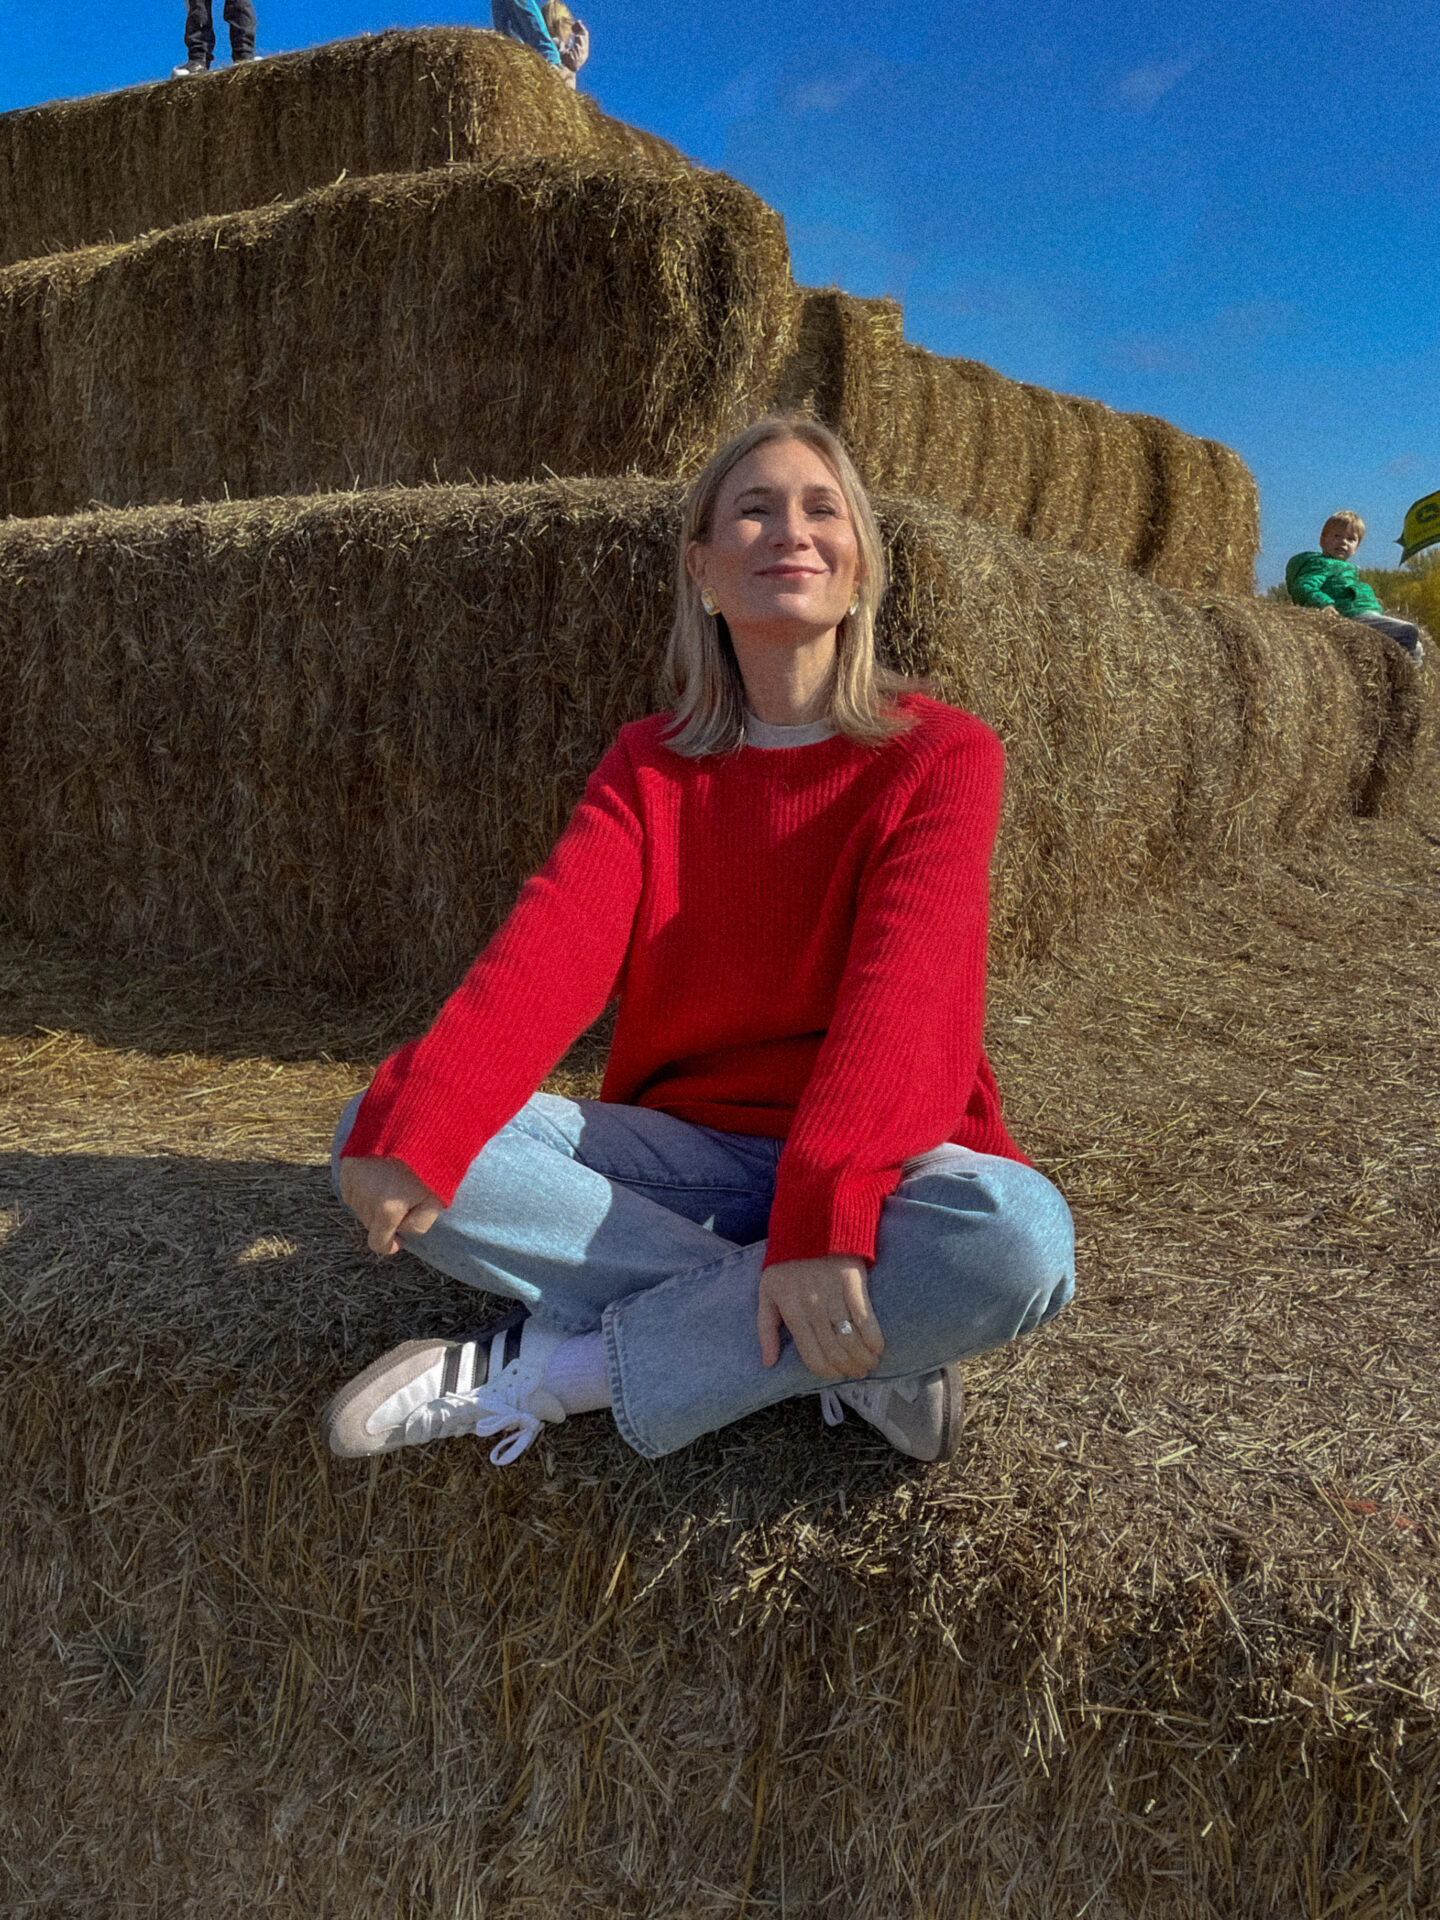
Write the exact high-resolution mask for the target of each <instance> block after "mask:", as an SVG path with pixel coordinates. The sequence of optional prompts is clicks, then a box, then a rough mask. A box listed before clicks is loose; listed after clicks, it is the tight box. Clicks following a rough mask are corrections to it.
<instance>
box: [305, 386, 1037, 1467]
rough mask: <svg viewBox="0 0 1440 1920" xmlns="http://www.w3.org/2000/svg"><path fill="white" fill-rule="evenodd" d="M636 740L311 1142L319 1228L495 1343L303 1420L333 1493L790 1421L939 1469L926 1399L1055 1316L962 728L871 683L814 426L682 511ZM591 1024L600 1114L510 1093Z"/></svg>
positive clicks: (412, 1349)
mask: <svg viewBox="0 0 1440 1920" xmlns="http://www.w3.org/2000/svg"><path fill="white" fill-rule="evenodd" d="M677 559H678V564H677V596H676V603H677V604H676V614H675V619H674V624H673V626H672V629H671V635H670V647H669V653H668V656H667V668H668V675H669V681H670V688H671V693H672V698H673V706H672V709H671V710H670V711H668V712H666V713H663V714H658V715H656V716H654V717H653V718H651V719H649V720H643V721H638V722H635V723H632V724H631V725H630V726H628V727H625V728H623V729H622V730H621V733H620V737H619V739H618V740H617V742H616V743H615V745H614V746H613V747H612V748H611V750H610V752H609V753H608V754H606V756H605V758H604V759H603V760H602V761H601V763H600V765H599V767H598V768H597V769H596V771H595V773H594V774H593V775H592V776H591V779H590V782H589V784H588V786H587V787H586V790H585V794H584V797H583V798H582V800H581V802H580V804H579V806H578V807H577V808H576V810H575V813H574V814H573V816H572V818H571V820H570V823H569V825H568V826H567V827H566V829H565V832H564V833H563V834H562V835H561V838H560V840H559V842H558V843H557V845H556V847H555V850H554V852H553V853H552V854H551V857H550V859H549V861H548V862H547V863H546V865H545V867H544V868H543V870H542V871H541V872H540V873H539V874H537V875H536V876H535V878H534V879H532V880H531V881H530V882H529V883H528V884H527V885H526V886H525V888H524V889H523V890H522V892H521V895H520V898H519V900H518V902H517V903H516V906H515V908H514V910H513V912H512V913H511V915H510V917H509V919H508V920H507V921H506V923H505V925H504V926H503V927H502V928H501V929H500V931H499V933H497V934H496V936H495V937H494V939H493V940H492V941H491V942H490V943H489V945H488V946H487V947H486V948H485V950H484V952H483V953H482V954H481V955H480V958H479V959H478V960H477V961H476V963H475V965H474V966H473V967H472V968H471V970H470V972H469V974H468V975H467V976H466V978H465V980H464V982H463V983H462V985H461V987H460V988H459V990H458V991H457V992H456V993H455V994H454V995H452V996H451V998H450V1000H449V1001H447V1002H446V1004H445V1006H444V1008H443V1009H442V1010H441V1013H440V1015H439V1017H438V1018H437V1020H436V1022H435V1024H434V1026H433V1027H432V1028H431V1029H430V1031H429V1033H428V1034H426V1035H425V1036H424V1037H423V1038H422V1039H420V1040H417V1041H412V1042H411V1043H410V1044H409V1045H408V1046H406V1047H403V1048H402V1049H401V1050H400V1052H399V1053H397V1054H395V1055H393V1056H392V1058H391V1059H389V1060H388V1061H386V1062H385V1063H384V1065H383V1066H382V1067H381V1068H380V1070H379V1072H378V1073H377V1074H376V1076H375V1079H374V1081H373V1082H372V1083H371V1085H370V1087H369V1088H368V1089H367V1091H366V1092H365V1094H364V1095H363V1097H362V1098H361V1099H360V1100H359V1101H358V1102H357V1103H356V1105H355V1106H354V1108H353V1109H352V1110H351V1112H350V1113H348V1114H347V1115H346V1117H345V1121H344V1123H343V1124H342V1129H341V1134H340V1135H339V1136H338V1137H337V1142H336V1172H337V1184H338V1187H339V1190H340V1194H341V1198H342V1199H343V1200H344V1202H345V1203H346V1205H348V1206H349V1207H350V1208H351V1210H352V1211H353V1212H354V1213H355V1214H356V1215H357V1216H358V1217H359V1219H360V1221H361V1222H362V1224H363V1225H364V1227H365V1229H366V1232H367V1236H368V1241H369V1245H370V1247H371V1249H372V1250H373V1251H374V1252H375V1253H377V1254H380V1255H382V1256H384V1255H390V1254H393V1253H395V1252H398V1251H399V1250H400V1248H401V1246H402V1245H404V1246H405V1247H407V1248H409V1249H410V1250H411V1251H413V1252H416V1253H418V1254H419V1255H420V1257H421V1258H422V1259H424V1260H426V1261H427V1262H429V1264H431V1265H432V1266H434V1267H436V1268H438V1269H440V1270H441V1271H443V1272H446V1273H449V1274H451V1275H454V1276H455V1277H457V1278H459V1279H461V1280H464V1281H467V1282H468V1283H470V1284H472V1285H477V1286H481V1287H484V1288H486V1289H487V1290H491V1291H496V1292H499V1293H502V1294H509V1295H510V1296H512V1297H513V1298H515V1299H516V1300H517V1301H519V1302H520V1303H521V1304H520V1305H519V1306H518V1307H517V1309H516V1311H515V1313H514V1314H513V1315H512V1316H511V1317H510V1319H509V1320H508V1321H506V1322H503V1323H501V1325H500V1326H499V1327H498V1328H495V1329H491V1330H490V1331H489V1332H487V1333H486V1334H484V1335H477V1336H465V1337H462V1338H459V1339H456V1340H451V1341H444V1340H438V1341H437V1340H430V1341H424V1340H418V1341H407V1342H405V1343H404V1344H403V1345H402V1346H401V1347H398V1348H396V1349H394V1350H393V1351H392V1352H391V1353H389V1354H386V1355H382V1356H381V1358H380V1359H378V1360H377V1361H375V1362H374V1363H373V1364H372V1365H371V1366H370V1367H367V1368H366V1369H365V1371H364V1372H363V1373H362V1374H360V1375H359V1376H358V1377H357V1378H356V1379H355V1380H352V1381H351V1382H350V1383H349V1384H348V1385H347V1386H345V1387H343V1388H341V1390H340V1391H339V1392H338V1393H337V1394H336V1395H335V1396H334V1398H333V1399H332V1400H331V1402H330V1404H329V1406H328V1407H327V1408H326V1410H325V1413H324V1415H323V1422H324V1427H325V1433H326V1438H327V1441H328V1442H329V1444H330V1446H331V1447H332V1449H333V1450H334V1451H335V1452H337V1453H340V1454H345V1455H352V1456H353V1455H363V1454H368V1453H376V1452H387V1451H390V1450H392V1449H393V1448H396V1447H400V1446H406V1445H412V1444H415V1443H416V1442H418V1441H423V1440H428V1439H435V1438H441V1437H444V1436H446V1435H448V1434H459V1433H472V1434H481V1435H486V1436H500V1438H499V1443H498V1445H497V1447H496V1448H495V1450H494V1453H493V1455H492V1457H493V1458H495V1459H497V1461H499V1462H501V1463H503V1462H505V1461H507V1460H510V1459H513V1458H514V1457H515V1456H516V1454H518V1453H519V1452H522V1451H523V1450H524V1448H525V1447H526V1446H527V1445H528V1444H529V1443H530V1440H531V1439H533V1437H534V1435H535V1434H536V1433H537V1432H538V1431H539V1429H540V1427H541V1425H542V1424H543V1423H545V1422H546V1421H557V1420H561V1419H563V1418H565V1417H566V1416H567V1415H568V1414H571V1413H576V1412H580V1411H583V1410H586V1409H589V1408H598V1407H602V1406H613V1409H614V1413H615V1418H616V1421H617V1423H618V1425H619V1426H620V1429H621V1431H622V1432H623V1433H624V1435H625V1437H626V1438H627V1440H629V1441H630V1443H631V1444H632V1445H633V1446H635V1447H636V1448H637V1449H638V1450H639V1451H640V1452H642V1453H645V1454H663V1453H668V1452H670V1451H671V1450H672V1449H674V1448H675V1447H679V1446H683V1445H684V1444H686V1442H687V1441H689V1440H691V1439H693V1438H695V1437H696V1436H697V1435H698V1434H701V1433H705V1432H708V1431H710V1430H711V1429H713V1428H715V1427H717V1426H722V1425H725V1424H727V1423H728V1422H729V1421H732V1420H735V1419H738V1418H740V1417H742V1416H743V1415H744V1414H746V1413H748V1412H753V1411H755V1410H757V1409H758V1408H760V1407H763V1406H767V1405H770V1404H772V1403H773V1402H775V1401H777V1400H782V1399H786V1398H789V1397H792V1396H793V1395H795V1394H800V1393H814V1392H817V1391H819V1392H821V1393H822V1396H823V1398H822V1406H823V1409H824V1412H825V1416H826V1419H827V1420H828V1421H830V1422H832V1423H833V1422H834V1421H836V1420H838V1419H839V1418H840V1417H841V1408H842V1407H850V1408H852V1409H853V1410H854V1411H855V1412H857V1413H858V1414H860V1415H861V1417H862V1418H863V1419H865V1420H867V1421H869V1422H870V1424H871V1425H873V1426H874V1427H876V1428H877V1429H878V1430H879V1431H880V1432H881V1433H883V1434H884V1435H885V1436H886V1438H887V1439H889V1440H890V1441H891V1443H892V1444H893V1445H895V1446H896V1447H898V1448H900V1449H901V1450H902V1451H903V1452H906V1453H909V1454H912V1455H914V1456H916V1457H918V1458H921V1459H928V1460H933V1459H939V1458H943V1457H946V1456H947V1455H948V1454H949V1453H950V1452H951V1451H953V1448H954V1445H955V1438H956V1434H957V1433H958V1429H959V1418H960V1388H959V1377H958V1363H959V1361H960V1360H961V1359H963V1358H965V1357H966V1356H967V1355H970V1354H973V1353H978V1352H981V1351H982V1350H984V1349H985V1348H987V1347H993V1346H995V1345H998V1344H1000V1343H1002V1342H1004V1341H1007V1340H1011V1339H1014V1338H1016V1337H1018V1336H1019V1335H1020V1334H1023V1333H1027V1332H1031V1331H1033V1330H1034V1329H1035V1328H1036V1327H1038V1326H1039V1325H1041V1324H1042V1323H1043V1322H1045V1321H1046V1320H1049V1319H1050V1318H1052V1317H1053V1316H1054V1314H1055V1313H1057V1312H1058V1311H1059V1309H1060V1308H1061V1307H1062V1306H1063V1305H1064V1304H1065V1302H1066V1301H1067V1300H1068V1299H1069V1298H1070V1295H1071V1292H1072V1290H1073V1284H1074V1282H1073V1258H1074V1247H1073V1237H1072V1233H1071V1227H1070V1217H1069V1212H1068V1210H1067V1208H1066V1206H1065V1203H1064V1201H1063V1200H1062V1199H1061V1197H1060V1195H1059V1194H1058V1193H1057V1192H1056V1191H1055V1189H1054V1188H1053V1187H1052V1186H1051V1185H1050V1184H1049V1182H1048V1181H1047V1180H1045V1179H1044V1177H1043V1176H1042V1175H1041V1174H1039V1173H1038V1172H1036V1171H1035V1169H1033V1168H1032V1167H1031V1166H1030V1165H1029V1163H1028V1162H1027V1161H1026V1160H1025V1158H1024V1156H1023V1155H1022V1154H1021V1152H1020V1150H1019V1148H1018V1147H1016V1145H1015V1144H1014V1142H1013V1141H1012V1140H1011V1138H1010V1135H1009V1133H1008V1131H1007V1130H1006V1127H1005V1124H1004V1121H1003V1119H1002V1117H1001V1112H1000V1102H999V1094H998V1090H997V1088H996V1085H995V1080H994V1076H993V1074H992V1073H991V1071H990V1067H989V1063H988V1062H987V1060H986V1058H985V1053H984V1048H983V1045H982V1027H983V1018H984V979H985V948H986V933H987V917H988V915H987V904H988V884H989V883H988V875H989V862H990V850H991V846H992V843H993V840H994V836H995V829H996V825H997V823H998V819H999V810H1000V785H1001V771H1002V766H1003V754H1002V751H1001V748H1000V743H999V742H998V740H997V739H996V738H995V736H994V734H992V733H991V732H990V730H989V728H987V727H985V726H984V725H983V724H982V723H981V722H980V721H978V720H975V719H973V718H972V717H971V716H970V715H968V714H964V713H960V712H957V711H956V710H954V709H953V708H949V707H945V706H942V705H941V704H940V703H939V702H938V701H936V700H934V699H932V698H930V697H929V695H928V694H926V693H925V692H923V691H922V690H921V689H920V688H918V687H917V686H916V685H915V684H914V683H912V682H908V681H905V680H902V679H901V678H900V677H899V676H898V675H895V674H892V673H889V672H888V671H887V670H885V669H883V668H882V667H880V666H879V664H878V663H877V662H876V660H875V657H874V619H875V612H876V608H877V607H878V605H879V603H880V600H881V597H882V596H883V593H884V590H885V564H884V554H883V550H882V547H881V544H880V538H879V533H878V530H877V528H876V525H875V521H874V516H873V513H872V512H871V509H870V505H869V502H868V501H867V499H866V497H865V493H864V489H863V487H862V486H861V483H860V480H859V477H858V475H857V474H856V472H855V469H854V467H853V465H852V464H851V462H850V460H849V458H848V456H847V455H846V453H845V451H844V449H843V447H842V446H841V445H840V443H839V442H838V441H837V440H836V439H835V437H834V435H833V434H831V433H830V432H829V431H828V429H826V428H824V427H822V426H820V425H818V424H817V423H816V422H815V421H813V420H808V419H802V418H799V417H789V416H786V417H777V418H772V419H768V420H764V421H761V422H760V423H759V424H758V425H757V426H755V427H752V428H750V429H748V430H747V431H746V432H744V433H742V434H738V435H736V436H735V437H734V438H733V439H732V440H731V441H729V442H728V443H727V444H726V445H725V446H724V447H722V448H721V449H720V451H719V452H718V453H717V454H716V455H715V456H714V458H713V459H712V460H711V462H710V464H709V466H707V468H706V469H705V471H704V473H702V474H701V476H700V478H699V479H698V480H697V481H696V482H695V483H694V485H693V487H692V488H691V491H690V494H689V497H688V499H687V502H686V506H685V511H684V517H683V524H682V531H681V539H680V549H679V554H678V556H677ZM617 996H618V1000H619V1006H618V1012H617V1017H616V1023H615V1034H614V1040H613V1043H612V1045H611V1050H610V1058H609V1063H608V1067H607V1070H606V1075H605V1084H604V1086H603V1088H602V1089H601V1096H600V1099H599V1101H596V1102H574V1101H564V1100H559V1099H556V1098H554V1097H552V1096H547V1095H544V1094H537V1093H536V1088H537V1086H538V1085H539V1082H540V1081H541V1080H542V1079H543V1078H544V1076H545V1074H546V1073H547V1072H548V1071H549V1070H550V1068H551V1067H552V1066H553V1065H554V1063H555V1061H556V1060H558V1059H559V1058H560V1056H561V1055H562V1054H563V1053H564V1051H565V1049H566V1048H567V1047H568V1046H569V1045H570V1044H571V1042H572V1041H573V1040H575V1039H576V1038H577V1037H578V1035H579V1034H580V1033H582V1032H583V1031H584V1030H585V1028H586V1027H588V1026H589V1025H590V1024H591V1022H592V1021H593V1020H595V1019H596V1018H597V1017H598V1015H599V1014H600V1013H601V1012H602V1011H603V1009H604V1008H605V1006H606V1005H607V1004H608V1003H609V1002H610V1001H611V1000H612V999H613V998H615V997H617Z"/></svg>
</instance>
